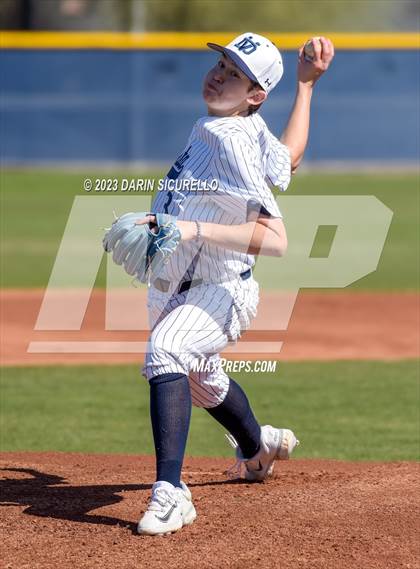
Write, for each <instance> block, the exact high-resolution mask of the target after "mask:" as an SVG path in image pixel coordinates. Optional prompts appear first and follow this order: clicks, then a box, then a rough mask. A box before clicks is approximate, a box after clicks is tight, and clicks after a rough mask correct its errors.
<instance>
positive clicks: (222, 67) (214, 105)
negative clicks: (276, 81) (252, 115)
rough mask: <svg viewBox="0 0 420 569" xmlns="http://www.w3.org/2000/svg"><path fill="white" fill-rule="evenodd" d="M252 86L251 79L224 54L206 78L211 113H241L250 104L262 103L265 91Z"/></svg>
mask: <svg viewBox="0 0 420 569" xmlns="http://www.w3.org/2000/svg"><path fill="white" fill-rule="evenodd" d="M250 87H251V80H250V79H249V78H248V77H247V76H246V75H245V73H243V72H242V71H241V70H240V69H239V68H238V67H237V66H236V65H235V64H234V63H233V61H232V60H231V59H229V58H228V57H225V55H223V54H222V55H221V57H220V59H219V61H218V62H217V63H216V65H215V66H214V67H213V68H212V69H210V71H209V72H208V73H207V75H206V77H205V79H204V84H203V98H204V100H205V102H206V103H207V107H208V112H209V114H210V115H216V116H235V115H240V114H241V113H245V112H246V111H247V110H248V107H249V106H250V105H256V104H259V103H262V102H263V100H264V99H265V97H266V94H265V93H264V91H262V90H261V89H258V88H255V89H252V90H251V91H250ZM255 97H257V99H255Z"/></svg>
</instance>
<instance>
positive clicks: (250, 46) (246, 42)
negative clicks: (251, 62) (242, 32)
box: [234, 36, 260, 55]
mask: <svg viewBox="0 0 420 569" xmlns="http://www.w3.org/2000/svg"><path fill="white" fill-rule="evenodd" d="M234 45H235V47H237V48H238V50H239V51H243V52H244V53H245V54H246V55H249V54H250V53H254V51H255V50H256V49H257V47H258V46H259V45H260V44H259V43H258V42H254V41H252V36H248V37H247V38H244V39H243V40H241V41H240V42H239V43H235V44H234Z"/></svg>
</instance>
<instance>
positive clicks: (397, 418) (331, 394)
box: [1, 360, 419, 460]
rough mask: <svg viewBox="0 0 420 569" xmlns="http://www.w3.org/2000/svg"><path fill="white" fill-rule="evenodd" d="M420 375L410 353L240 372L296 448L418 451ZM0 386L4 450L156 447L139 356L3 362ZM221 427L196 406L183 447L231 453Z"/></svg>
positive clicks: (369, 454) (261, 411)
mask: <svg viewBox="0 0 420 569" xmlns="http://www.w3.org/2000/svg"><path fill="white" fill-rule="evenodd" d="M418 377H419V365H418V362H417V361H409V360H407V361H401V362H392V363H388V362H387V363H385V362H369V361H368V362H331V363H319V362H307V363H278V366H277V371H276V373H274V374H258V375H256V376H254V375H253V374H243V375H242V376H241V377H239V381H240V382H241V384H242V385H243V387H244V388H245V389H246V391H247V393H248V396H249V398H250V400H251V402H252V404H253V407H254V410H255V412H256V415H257V417H258V418H259V420H260V421H261V422H262V423H269V424H274V425H277V426H288V427H291V428H293V429H294V430H295V431H296V433H297V434H298V436H299V437H300V439H301V441H302V444H301V446H300V448H299V452H298V456H300V457H331V458H337V459H348V460H415V459H418V458H419V405H418V404H419V384H418ZM236 378H237V379H238V376H236ZM1 388H2V389H1V391H2V445H1V446H2V450H56V451H78V452H104V453H139V454H144V453H145V454H150V453H152V452H153V447H152V438H151V430H150V426H149V416H148V386H147V383H146V381H145V380H144V379H143V378H142V377H141V376H140V374H139V370H138V368H137V367H136V366H101V367H95V366H92V367H90V366H82V367H37V368H3V369H2V378H1ZM223 433H224V430H223V429H222V428H221V427H220V426H219V425H218V424H217V423H216V422H215V421H214V420H213V419H212V418H211V417H210V416H209V415H208V414H207V413H206V412H205V411H203V410H201V409H194V411H193V420H192V427H191V431H190V437H189V444H188V449H187V453H188V454H190V455H196V456H199V455H209V456H217V455H220V456H231V455H232V451H231V449H230V447H229V446H228V444H227V442H226V441H225V439H224V436H223Z"/></svg>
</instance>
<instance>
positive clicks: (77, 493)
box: [0, 468, 245, 533]
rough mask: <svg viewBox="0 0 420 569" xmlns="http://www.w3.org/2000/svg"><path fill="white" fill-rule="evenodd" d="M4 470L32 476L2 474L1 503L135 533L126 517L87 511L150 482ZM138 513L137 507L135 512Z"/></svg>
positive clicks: (149, 485) (39, 514)
mask: <svg viewBox="0 0 420 569" xmlns="http://www.w3.org/2000/svg"><path fill="white" fill-rule="evenodd" d="M0 470H1V471H5V472H10V473H12V472H18V473H20V474H28V475H30V476H31V477H32V478H5V479H4V480H0V506H24V507H25V506H26V508H25V509H24V510H23V513H24V514H29V515H31V516H40V517H44V518H57V519H60V520H69V521H74V522H83V523H88V524H102V525H108V526H114V525H119V526H123V527H126V528H129V529H131V531H132V532H133V533H136V527H137V525H136V524H135V523H133V522H130V521H128V520H122V519H119V518H113V517H109V516H101V515H96V514H89V512H90V511H92V510H96V509H98V508H102V507H104V506H109V505H111V504H117V503H118V502H121V501H122V500H123V499H124V497H123V496H119V495H118V494H119V493H122V492H132V491H138V490H150V489H151V488H152V485H151V484H101V485H89V486H66V485H67V484H68V482H67V481H66V479H65V478H62V477H61V476H57V475H55V474H46V473H43V472H39V471H38V470H34V469H32V468H2V469H0ZM241 482H245V481H242V480H223V481H215V482H210V481H209V482H204V483H192V484H189V486H190V487H193V486H213V485H219V484H238V483H241ZM138 513H139V514H140V511H139V512H138Z"/></svg>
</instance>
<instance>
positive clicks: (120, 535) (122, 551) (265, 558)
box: [1, 453, 420, 569]
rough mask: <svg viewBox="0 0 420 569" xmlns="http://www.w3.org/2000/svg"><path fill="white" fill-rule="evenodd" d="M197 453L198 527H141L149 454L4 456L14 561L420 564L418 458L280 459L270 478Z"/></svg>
mask: <svg viewBox="0 0 420 569" xmlns="http://www.w3.org/2000/svg"><path fill="white" fill-rule="evenodd" d="M230 465H231V462H230V461H228V460H225V459H209V458H205V459H198V458H190V459H187V460H186V462H185V469H184V480H185V482H186V483H187V484H188V485H189V487H190V489H191V491H192V494H193V498H194V503H195V506H196V509H197V512H198V518H197V520H196V521H195V523H194V524H193V525H192V526H190V527H188V528H184V529H183V530H181V531H180V532H178V533H176V534H173V535H171V536H165V537H142V536H138V535H136V533H135V528H136V523H137V521H138V519H139V517H140V515H141V513H142V511H144V509H145V507H146V504H147V501H148V498H149V495H150V488H151V482H152V481H153V469H154V460H153V459H152V458H151V457H143V456H118V455H112V456H109V455H83V454H61V453H41V454H35V453H3V454H2V455H1V468H2V471H1V473H2V478H3V480H2V482H1V486H2V491H1V502H2V506H3V507H2V514H3V523H2V526H3V532H2V535H3V554H2V557H3V562H4V565H3V566H4V567H6V568H10V569H11V568H16V569H24V568H28V569H29V568H30V569H36V568H42V569H47V568H63V569H65V568H69V569H70V568H72V569H73V568H82V567H83V568H91V567H92V568H93V567H95V568H97V567H101V568H103V569H107V568H112V569H115V568H118V569H124V568H130V569H134V568H145V567H153V568H162V569H163V568H164V569H172V568H180V569H187V568H191V569H201V568H204V567H208V568H212V569H214V568H225V567H230V568H238V569H239V568H240V569H246V568H255V567H257V568H258V569H264V568H277V567H279V568H282V569H287V568H296V569H297V568H313V569H315V568H316V569H327V568H331V569H341V568H357V569H359V568H369V569H373V568H384V569H392V568H397V567H398V569H401V568H405V569H414V568H415V567H417V566H418V565H417V564H418V562H419V553H420V552H419V548H418V540H417V537H418V535H417V533H416V527H417V525H416V524H417V521H418V519H419V502H418V500H417V490H418V483H419V477H418V465H417V464H416V463H349V462H339V461H332V460H298V459H292V460H290V461H289V462H281V463H280V462H279V463H277V465H276V468H275V476H274V477H273V478H272V479H271V480H270V481H268V482H266V483H263V484H248V483H245V482H238V481H229V480H227V479H226V476H225V475H223V471H224V470H225V469H226V468H227V467H228V466H230Z"/></svg>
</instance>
